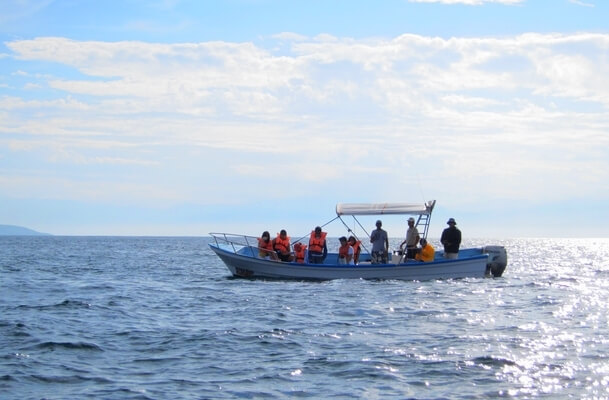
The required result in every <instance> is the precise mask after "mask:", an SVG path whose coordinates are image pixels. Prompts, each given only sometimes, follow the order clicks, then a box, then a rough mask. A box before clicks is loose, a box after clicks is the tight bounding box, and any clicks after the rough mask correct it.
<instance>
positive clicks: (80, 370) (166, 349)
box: [0, 236, 609, 400]
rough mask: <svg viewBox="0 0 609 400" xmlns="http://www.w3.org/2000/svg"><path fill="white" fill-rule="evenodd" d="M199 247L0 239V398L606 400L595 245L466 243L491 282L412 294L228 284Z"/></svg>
mask: <svg viewBox="0 0 609 400" xmlns="http://www.w3.org/2000/svg"><path fill="white" fill-rule="evenodd" d="M208 242H209V238H206V237H192V238H176V237H167V238H164V237H56V236H51V237H0V398H2V399H20V400H23V399H258V398H260V399H291V398H312V399H319V398H332V399H353V398H362V399H409V398H412V399H486V398H518V399H533V398H547V399H573V398H575V399H605V398H609V317H608V316H609V306H608V304H609V302H608V301H607V299H609V239H503V240H466V243H464V245H465V246H480V245H484V244H498V245H503V246H505V247H506V248H507V251H508V266H507V269H506V271H505V273H504V275H503V277H501V278H495V279H493V278H486V279H460V280H435V281H427V282H417V281H364V280H336V281H327V282H301V281H277V280H245V279H236V278H232V277H230V276H229V273H228V270H227V269H226V267H225V266H224V265H223V264H222V262H221V261H220V260H219V259H218V258H217V257H216V256H215V255H214V254H213V253H212V252H211V251H210V250H209V249H208V246H207V244H208ZM393 242H394V243H393V244H395V242H397V243H399V240H394V241H393ZM432 243H433V244H434V245H437V242H436V241H433V240H432Z"/></svg>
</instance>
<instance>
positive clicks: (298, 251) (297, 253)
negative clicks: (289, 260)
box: [294, 242, 307, 264]
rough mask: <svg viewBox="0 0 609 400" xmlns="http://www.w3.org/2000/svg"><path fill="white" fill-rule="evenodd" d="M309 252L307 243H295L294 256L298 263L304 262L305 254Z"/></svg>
mask: <svg viewBox="0 0 609 400" xmlns="http://www.w3.org/2000/svg"><path fill="white" fill-rule="evenodd" d="M306 252H307V245H306V244H302V243H300V242H298V243H294V258H295V259H296V262H297V263H301V264H304V262H305V254H306Z"/></svg>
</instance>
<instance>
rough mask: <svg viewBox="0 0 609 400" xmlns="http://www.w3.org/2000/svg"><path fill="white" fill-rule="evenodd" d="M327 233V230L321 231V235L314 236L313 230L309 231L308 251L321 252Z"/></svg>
mask: <svg viewBox="0 0 609 400" xmlns="http://www.w3.org/2000/svg"><path fill="white" fill-rule="evenodd" d="M327 235H328V233H327V232H322V233H321V235H320V236H321V237H316V236H315V231H313V232H311V239H309V251H315V252H317V253H321V252H322V251H323V250H324V244H325V243H326V236H327Z"/></svg>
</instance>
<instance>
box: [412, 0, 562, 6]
mask: <svg viewBox="0 0 609 400" xmlns="http://www.w3.org/2000/svg"><path fill="white" fill-rule="evenodd" d="M525 1H526V0H408V2H410V3H441V4H464V5H468V6H479V5H483V4H487V3H496V4H506V5H514V4H520V3H524V2H525ZM570 1H574V0H570Z"/></svg>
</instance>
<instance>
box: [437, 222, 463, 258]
mask: <svg viewBox="0 0 609 400" xmlns="http://www.w3.org/2000/svg"><path fill="white" fill-rule="evenodd" d="M446 223H447V224H448V228H446V229H444V231H442V237H441V238H440V242H441V243H442V245H443V246H444V258H448V259H455V258H459V246H460V245H461V231H460V230H459V229H457V227H456V226H455V225H457V223H456V222H455V219H454V218H450V219H449V220H448V221H447V222H446Z"/></svg>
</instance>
